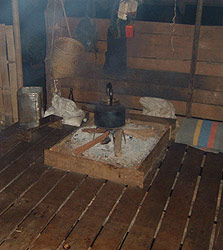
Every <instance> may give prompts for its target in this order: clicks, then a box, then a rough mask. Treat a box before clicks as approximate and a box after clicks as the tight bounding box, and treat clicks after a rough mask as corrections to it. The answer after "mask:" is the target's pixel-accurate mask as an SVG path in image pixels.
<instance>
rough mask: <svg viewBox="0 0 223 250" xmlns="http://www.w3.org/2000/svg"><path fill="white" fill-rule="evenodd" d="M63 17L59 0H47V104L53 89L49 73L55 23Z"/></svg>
mask: <svg viewBox="0 0 223 250" xmlns="http://www.w3.org/2000/svg"><path fill="white" fill-rule="evenodd" d="M62 18H63V9H62V7H61V3H60V0H48V4H47V7H46V10H45V24H46V58H45V69H46V89H47V106H48V107H49V106H50V105H51V100H52V93H53V90H54V86H53V80H54V79H53V78H52V76H51V73H50V60H51V56H52V52H53V47H54V40H55V39H56V38H57V37H58V30H57V31H56V28H55V26H56V24H57V23H59V22H60V21H61V19H62Z"/></svg>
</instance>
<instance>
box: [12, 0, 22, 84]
mask: <svg viewBox="0 0 223 250" xmlns="http://www.w3.org/2000/svg"><path fill="white" fill-rule="evenodd" d="M12 15H13V29H14V36H15V53H16V73H17V81H18V87H19V88H21V87H22V86H23V71H22V48H21V37H20V23H19V6H18V0H12Z"/></svg>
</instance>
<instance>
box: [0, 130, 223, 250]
mask: <svg viewBox="0 0 223 250" xmlns="http://www.w3.org/2000/svg"><path fill="white" fill-rule="evenodd" d="M71 131H72V129H71V128H70V127H66V128H64V129H63V130H56V129H53V128H48V127H43V128H41V129H40V130H39V131H37V132H35V134H34V136H33V140H32V142H30V143H26V142H22V141H21V140H20V139H19V137H18V135H17V134H16V129H15V126H14V127H11V128H9V129H7V130H5V131H3V132H0V249H7V250H8V249H16V250H18V249H38V250H39V249H75V250H76V249H80V250H82V249H100V250H106V249H108V250H110V249H126V250H140V249H142V250H144V249H151V250H180V249H182V250H206V249H215V250H217V249H218V250H222V249H223V197H222V186H223V185H222V184H223V181H222V168H223V155H222V154H218V155H215V154H212V153H204V152H202V151H200V150H197V149H194V148H190V147H188V148H187V147H186V146H185V145H181V144H174V143H173V144H172V145H171V146H170V147H169V149H168V151H167V153H166V156H165V158H164V159H163V161H162V162H160V164H159V168H158V169H157V171H156V172H155V173H154V176H153V178H147V180H146V183H145V188H144V189H143V190H142V189H139V188H132V187H127V186H124V185H120V184H116V183H112V182H110V181H106V180H99V179H93V178H90V177H88V176H84V175H79V174H76V173H69V172H63V171H60V170H56V169H53V168H51V167H48V166H44V165H43V149H44V148H49V147H51V146H52V145H53V144H55V143H56V142H57V141H59V140H60V139H62V138H64V137H65V136H66V135H67V134H69V133H70V132H71Z"/></svg>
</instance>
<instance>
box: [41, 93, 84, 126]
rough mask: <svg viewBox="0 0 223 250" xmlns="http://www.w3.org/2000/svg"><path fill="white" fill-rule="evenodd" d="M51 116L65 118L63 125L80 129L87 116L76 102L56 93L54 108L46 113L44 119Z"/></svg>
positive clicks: (50, 108) (53, 101)
mask: <svg viewBox="0 0 223 250" xmlns="http://www.w3.org/2000/svg"><path fill="white" fill-rule="evenodd" d="M49 115H56V116H60V117H63V121H62V122H63V124H67V125H71V126H76V127H80V125H81V122H82V120H83V118H84V115H85V114H84V111H83V110H81V109H79V108H78V107H77V105H76V104H75V102H73V101H72V100H69V99H66V98H64V97H60V96H59V95H57V94H55V93H54V95H53V100H52V106H51V107H49V109H48V110H47V111H46V112H45V115H44V117H47V116H49Z"/></svg>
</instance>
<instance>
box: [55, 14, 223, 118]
mask: <svg viewBox="0 0 223 250" xmlns="http://www.w3.org/2000/svg"><path fill="white" fill-rule="evenodd" d="M79 20H80V19H76V18H69V19H68V21H69V25H70V29H71V33H72V36H73V37H75V27H76V26H77V24H78V22H79ZM95 23H96V26H97V30H98V40H99V41H98V53H97V54H96V55H95V54H93V53H85V55H83V58H82V66H81V67H80V72H79V74H78V75H77V77H76V78H73V79H60V84H61V88H62V93H63V94H64V95H65V97H67V96H68V91H69V88H70V87H73V88H74V93H75V99H76V100H77V101H83V102H97V101H98V100H99V99H100V98H101V97H102V96H104V89H105V84H106V83H107V81H111V82H112V83H113V85H114V89H115V93H116V97H118V98H120V100H121V101H122V103H123V104H125V105H126V106H127V107H130V108H137V109H142V107H141V105H140V104H139V102H138V100H139V98H140V97H141V96H153V97H160V98H165V99H167V100H170V101H171V102H172V103H173V104H174V106H175V108H176V113H177V114H179V115H184V114H185V109H186V100H187V87H188V83H189V71H190V61H191V53H192V42H193V33H194V26H191V25H182V24H176V25H175V26H173V25H171V24H168V23H155V22H135V36H134V38H130V39H128V41H127V48H128V58H127V64H128V68H129V70H128V72H127V75H126V76H125V77H122V78H117V77H115V76H107V75H105V74H103V73H102V66H103V64H104V61H105V52H106V49H107V48H106V47H107V43H106V34H107V28H108V26H109V20H104V19H103V20H102V19H96V20H95ZM58 25H59V28H58ZM57 31H58V32H60V36H67V28H66V24H65V22H64V20H62V21H61V23H60V24H57ZM222 39H223V27H220V26H218V27H213V26H211V27H210V26H202V27H201V35H200V44H199V55H198V64H197V75H196V84H195V88H196V89H195V92H194V99H193V105H192V116H195V117H201V118H206V119H214V120H223V92H222V91H223V48H222V46H221V43H222Z"/></svg>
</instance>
